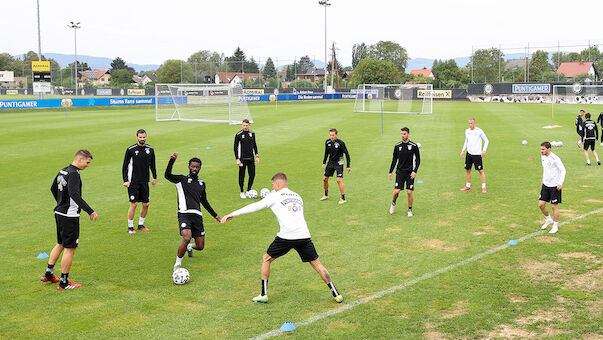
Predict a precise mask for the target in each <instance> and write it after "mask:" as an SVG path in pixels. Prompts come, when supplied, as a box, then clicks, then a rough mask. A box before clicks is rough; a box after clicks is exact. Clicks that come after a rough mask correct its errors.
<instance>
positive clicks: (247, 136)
mask: <svg viewBox="0 0 603 340" xmlns="http://www.w3.org/2000/svg"><path fill="white" fill-rule="evenodd" d="M241 127H242V128H243V129H242V130H241V131H239V132H237V134H236V135H235V139H234V154H235V159H236V160H237V165H238V166H239V188H240V189H241V194H240V197H241V198H245V197H246V195H245V193H246V192H245V191H243V184H245V169H247V172H248V173H249V181H248V182H247V192H249V191H250V190H251V187H252V186H253V180H254V179H255V164H259V163H260V155H258V145H257V144H256V142H255V132H253V131H251V130H249V120H247V119H243V122H242V123H241ZM254 154H255V157H254ZM254 158H255V164H254V163H253V159H254Z"/></svg>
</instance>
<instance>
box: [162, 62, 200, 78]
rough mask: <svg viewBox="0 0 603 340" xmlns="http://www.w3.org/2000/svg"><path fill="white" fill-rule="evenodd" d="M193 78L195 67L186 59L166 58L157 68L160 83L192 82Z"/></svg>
mask: <svg viewBox="0 0 603 340" xmlns="http://www.w3.org/2000/svg"><path fill="white" fill-rule="evenodd" d="M193 78H194V76H193V69H192V67H191V65H189V64H188V63H186V62H184V60H175V59H170V60H166V61H165V62H164V63H163V64H162V65H161V66H160V67H159V68H158V69H157V82H158V83H190V82H192V81H193Z"/></svg>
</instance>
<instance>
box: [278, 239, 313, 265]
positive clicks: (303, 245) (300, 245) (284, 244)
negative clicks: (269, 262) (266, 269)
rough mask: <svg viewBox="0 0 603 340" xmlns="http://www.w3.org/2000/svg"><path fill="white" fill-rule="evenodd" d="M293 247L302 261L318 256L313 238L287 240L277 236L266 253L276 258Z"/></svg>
mask: <svg viewBox="0 0 603 340" xmlns="http://www.w3.org/2000/svg"><path fill="white" fill-rule="evenodd" d="M291 248H293V249H295V250H296V251H297V253H298V254H299V257H300V258H301V260H302V262H310V261H314V260H316V259H317V258H318V253H316V248H314V243H312V240H311V239H309V238H304V239H300V240H286V239H284V238H280V237H278V236H277V237H276V238H275V239H274V241H272V243H271V244H270V246H269V247H268V250H266V254H268V255H270V257H272V258H274V259H276V258H278V257H281V256H283V255H285V254H287V253H288V252H289V250H291Z"/></svg>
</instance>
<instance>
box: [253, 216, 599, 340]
mask: <svg viewBox="0 0 603 340" xmlns="http://www.w3.org/2000/svg"><path fill="white" fill-rule="evenodd" d="M600 211H603V207H602V208H599V209H595V210H593V211H590V212H587V213H586V214H583V215H580V216H577V217H574V218H571V219H569V220H566V221H563V222H561V223H559V226H560V227H561V226H563V225H566V224H569V223H572V222H574V221H577V220H580V219H583V218H585V217H587V216H590V215H592V214H596V213H598V212H600ZM544 233H546V230H538V231H535V232H533V233H531V234H528V235H525V236H523V237H521V238H519V239H517V242H518V243H519V242H522V241H525V240H527V239H530V238H532V237H534V236H536V235H540V234H544ZM509 247H510V245H509V244H503V245H502V246H500V247H497V248H493V249H490V250H487V251H485V252H483V253H480V254H477V255H475V256H473V257H470V258H468V259H465V260H463V261H461V262H458V263H455V264H451V265H449V266H448V267H444V268H440V269H438V270H436V271H434V272H431V273H428V274H424V275H422V276H419V277H417V278H415V279H413V280H410V281H408V282H405V283H402V284H400V285H398V286H394V287H391V288H389V289H386V290H382V291H380V292H378V293H375V294H373V295H371V296H367V297H365V298H362V299H359V300H356V301H352V302H351V303H347V304H345V305H342V306H340V307H338V308H334V309H331V310H328V311H326V312H323V313H320V314H316V315H314V316H312V317H310V318H307V319H305V320H302V321H298V322H294V323H293V324H294V325H295V327H300V326H305V325H309V324H311V323H313V322H316V321H318V320H321V319H324V318H326V317H329V316H331V315H335V314H339V313H342V312H345V311H346V310H348V309H352V308H354V307H356V306H359V305H362V304H365V303H367V302H370V301H372V300H375V299H378V298H380V297H382V296H384V295H388V294H391V293H394V292H397V291H399V290H402V289H404V288H406V287H410V286H412V285H414V284H416V283H418V282H421V281H424V280H427V279H430V278H432V277H434V276H437V275H439V274H442V273H445V272H447V271H451V270H453V269H455V268H458V267H461V266H464V265H466V264H468V263H471V262H475V261H477V260H479V259H481V258H482V257H485V256H488V255H490V254H494V253H497V252H499V251H501V250H504V249H507V248H509ZM283 333H286V332H283V331H281V330H280V329H273V330H271V331H269V332H266V333H264V334H261V335H258V336H256V337H253V338H251V339H253V340H260V339H268V338H271V337H274V336H277V335H281V334H283Z"/></svg>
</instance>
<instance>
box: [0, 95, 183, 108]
mask: <svg viewBox="0 0 603 340" xmlns="http://www.w3.org/2000/svg"><path fill="white" fill-rule="evenodd" d="M176 99H177V100H176V101H177V102H182V103H186V98H184V99H183V100H178V97H176ZM71 101H72V107H85V106H123V105H154V104H155V98H154V97H141V98H125V97H115V98H72V99H71ZM170 103H172V100H171V98H169V100H168V101H166V102H165V104H170ZM56 107H59V108H60V107H62V99H37V100H0V110H2V109H37V108H56Z"/></svg>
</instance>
